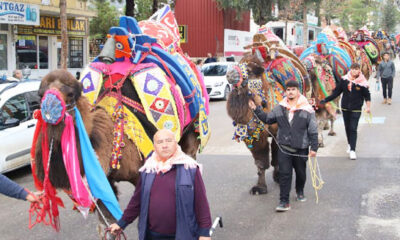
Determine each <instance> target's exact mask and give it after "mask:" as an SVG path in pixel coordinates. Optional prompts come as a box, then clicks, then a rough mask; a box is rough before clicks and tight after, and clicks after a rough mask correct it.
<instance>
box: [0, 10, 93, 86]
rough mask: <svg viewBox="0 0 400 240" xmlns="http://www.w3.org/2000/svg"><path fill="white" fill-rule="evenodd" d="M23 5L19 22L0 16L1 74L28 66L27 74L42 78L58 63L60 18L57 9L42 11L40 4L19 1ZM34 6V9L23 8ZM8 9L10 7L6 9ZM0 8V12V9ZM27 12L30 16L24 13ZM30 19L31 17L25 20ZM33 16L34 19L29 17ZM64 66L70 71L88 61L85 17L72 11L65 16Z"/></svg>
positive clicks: (86, 21) (56, 66)
mask: <svg viewBox="0 0 400 240" xmlns="http://www.w3.org/2000/svg"><path fill="white" fill-rule="evenodd" d="M20 6H21V8H24V9H25V12H24V17H21V20H20V21H19V22H17V21H10V20H9V19H8V20H7V21H5V20H4V19H1V17H0V23H2V24H0V77H1V75H3V74H6V75H8V76H11V74H12V72H13V70H15V69H26V68H29V69H31V76H30V78H39V79H40V78H42V77H43V76H45V75H46V74H47V73H48V72H50V71H51V70H55V69H57V68H59V67H60V62H61V61H60V58H61V21H60V17H59V12H58V14H57V16H56V15H53V14H55V13H53V12H51V11H42V9H41V7H43V6H39V5H33V4H23V3H21V4H20ZM27 8H29V9H35V11H34V13H35V14H32V13H33V12H32V11H31V10H30V11H27V10H26V9H27ZM8 10H9V9H8ZM1 11H2V10H1V8H0V13H1ZM27 12H29V14H30V15H29V17H27V15H28V14H27ZM27 19H30V21H27ZM32 19H35V21H32ZM67 33H68V57H67V67H68V71H70V72H71V73H72V74H73V75H75V74H76V72H77V71H80V70H81V69H82V68H83V67H84V66H85V65H86V64H87V63H88V62H89V57H88V52H89V51H88V34H89V30H88V18H87V17H86V16H79V15H76V14H75V15H73V16H68V19H67Z"/></svg>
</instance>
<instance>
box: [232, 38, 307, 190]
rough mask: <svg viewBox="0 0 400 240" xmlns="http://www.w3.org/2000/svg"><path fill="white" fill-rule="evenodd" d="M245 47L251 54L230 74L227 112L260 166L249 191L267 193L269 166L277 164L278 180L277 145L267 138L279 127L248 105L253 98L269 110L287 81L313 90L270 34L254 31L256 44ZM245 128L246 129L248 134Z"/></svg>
mask: <svg viewBox="0 0 400 240" xmlns="http://www.w3.org/2000/svg"><path fill="white" fill-rule="evenodd" d="M246 48H247V49H251V50H252V53H248V54H246V55H245V56H244V57H243V58H242V60H241V61H240V63H239V66H238V67H236V68H235V69H233V70H231V71H230V72H228V74H227V79H228V81H229V82H230V83H231V84H232V85H233V86H234V89H233V90H232V91H231V93H230V95H229V97H228V101H227V112H228V115H229V116H230V117H231V118H232V120H233V121H234V125H235V126H236V131H235V136H234V138H235V139H236V140H238V141H240V140H243V141H244V142H245V144H246V146H247V148H248V149H249V150H250V152H251V154H252V156H253V158H254V161H255V165H256V167H257V174H258V181H257V184H256V185H255V186H253V187H252V188H251V190H250V193H252V194H266V193H267V192H268V190H267V184H266V181H265V170H266V169H268V168H269V167H270V165H272V166H273V167H274V171H273V179H274V181H275V182H278V180H279V169H278V160H277V153H278V145H277V143H276V142H275V140H273V139H272V140H271V143H270V142H269V141H268V137H272V136H273V137H274V136H276V134H277V128H278V126H277V125H276V124H273V125H264V124H263V123H262V122H260V121H259V120H258V119H257V118H256V117H255V116H254V114H253V112H252V110H251V109H250V108H249V106H248V101H249V99H252V100H254V102H255V103H256V104H257V105H259V106H262V107H263V108H264V111H267V112H269V111H271V110H272V109H273V107H274V106H275V105H276V104H277V103H278V102H279V101H280V100H282V98H283V94H284V87H285V82H286V81H288V80H296V81H298V82H299V83H300V86H301V91H302V93H303V94H305V93H307V92H311V87H310V85H311V84H310V82H309V79H308V75H307V70H306V69H305V67H304V66H303V64H302V63H301V62H300V60H299V59H298V58H297V57H296V56H295V55H294V54H293V53H291V52H290V51H288V50H286V49H284V48H282V47H280V46H279V43H277V42H275V40H271V41H269V40H268V39H267V35H265V34H255V35H254V37H253V44H252V45H250V46H247V47H246ZM243 129H245V132H246V131H247V132H246V133H245V134H243V131H242V130H243ZM270 152H271V157H272V159H271V161H270V155H269V154H270Z"/></svg>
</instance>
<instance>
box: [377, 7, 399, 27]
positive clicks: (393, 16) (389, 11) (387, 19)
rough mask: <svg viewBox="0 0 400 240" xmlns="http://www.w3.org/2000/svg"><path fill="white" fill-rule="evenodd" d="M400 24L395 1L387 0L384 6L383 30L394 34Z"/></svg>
mask: <svg viewBox="0 0 400 240" xmlns="http://www.w3.org/2000/svg"><path fill="white" fill-rule="evenodd" d="M398 22H399V12H398V10H397V7H396V5H395V3H394V1H393V0H387V1H386V3H385V5H384V6H383V11H382V23H381V28H382V30H385V31H386V32H393V31H394V30H395V28H396V25H397V24H398Z"/></svg>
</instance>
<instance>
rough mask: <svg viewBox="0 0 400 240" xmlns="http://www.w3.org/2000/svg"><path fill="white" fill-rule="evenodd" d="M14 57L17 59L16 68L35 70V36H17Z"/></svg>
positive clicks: (36, 66)
mask: <svg viewBox="0 0 400 240" xmlns="http://www.w3.org/2000/svg"><path fill="white" fill-rule="evenodd" d="M15 46H16V47H15V48H16V57H17V68H18V69H23V68H25V67H29V68H31V69H37V68H38V65H37V57H36V54H37V44H36V36H33V35H18V36H17V42H16V44H15Z"/></svg>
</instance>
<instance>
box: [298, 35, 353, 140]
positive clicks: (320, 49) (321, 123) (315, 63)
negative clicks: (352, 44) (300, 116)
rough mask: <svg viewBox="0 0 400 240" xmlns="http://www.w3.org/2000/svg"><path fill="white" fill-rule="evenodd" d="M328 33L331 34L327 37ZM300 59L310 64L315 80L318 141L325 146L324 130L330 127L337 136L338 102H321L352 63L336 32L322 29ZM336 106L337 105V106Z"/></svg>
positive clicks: (311, 76) (313, 79)
mask: <svg viewBox="0 0 400 240" xmlns="http://www.w3.org/2000/svg"><path fill="white" fill-rule="evenodd" d="M328 36H329V38H328ZM300 59H301V60H302V62H303V63H304V64H305V66H306V67H307V70H308V73H309V75H310V78H311V82H312V87H313V88H312V89H313V94H312V95H313V96H312V98H313V99H314V102H316V105H317V106H318V109H317V111H316V117H317V120H318V143H319V145H320V147H323V146H324V142H323V134H322V130H325V129H327V128H329V127H327V126H329V125H327V121H330V131H329V133H328V135H329V136H335V135H336V133H335V132H334V130H333V128H334V121H335V119H336V110H337V109H336V108H337V101H338V100H337V99H336V100H335V102H336V103H329V104H325V105H319V104H318V103H319V101H320V100H322V99H323V98H325V97H326V96H328V95H330V93H331V92H332V90H333V89H334V88H335V87H336V83H337V82H338V81H339V80H340V78H341V77H342V76H343V75H345V74H346V73H347V71H348V70H349V69H350V65H351V63H352V60H351V57H350V56H349V54H348V52H347V51H346V50H344V49H342V48H341V47H340V42H339V41H338V40H337V39H336V37H335V36H334V35H333V33H332V34H331V35H327V34H326V33H320V34H319V35H318V37H317V40H316V41H315V42H314V43H312V44H311V46H310V47H309V48H307V49H306V50H305V51H304V52H303V54H302V55H301V56H300ZM335 107H336V108H335Z"/></svg>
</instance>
